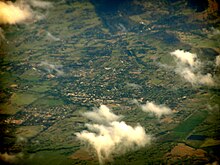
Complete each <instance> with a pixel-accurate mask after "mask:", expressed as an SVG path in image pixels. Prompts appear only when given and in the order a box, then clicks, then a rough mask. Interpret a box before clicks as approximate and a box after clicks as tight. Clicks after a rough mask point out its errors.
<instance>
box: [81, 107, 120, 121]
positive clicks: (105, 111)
mask: <svg viewBox="0 0 220 165" xmlns="http://www.w3.org/2000/svg"><path fill="white" fill-rule="evenodd" d="M83 116H85V117H86V118H88V119H90V120H92V121H94V122H96V123H109V122H112V121H118V120H119V119H120V118H121V116H117V115H115V114H114V113H112V112H111V111H110V109H109V108H108V107H107V106H105V105H101V106H100V108H97V109H94V111H92V112H86V113H84V114H83Z"/></svg>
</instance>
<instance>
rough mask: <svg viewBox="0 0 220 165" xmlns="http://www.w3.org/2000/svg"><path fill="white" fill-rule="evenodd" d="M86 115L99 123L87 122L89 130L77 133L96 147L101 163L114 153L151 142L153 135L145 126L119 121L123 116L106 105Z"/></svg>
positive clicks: (110, 157)
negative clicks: (116, 113)
mask: <svg viewBox="0 0 220 165" xmlns="http://www.w3.org/2000/svg"><path fill="white" fill-rule="evenodd" d="M84 116H85V117H87V118H89V119H91V120H92V121H94V122H98V124H97V123H94V124H86V127H87V128H88V130H84V131H82V132H81V133H76V136H77V137H78V138H79V139H80V140H82V141H85V142H87V143H89V144H90V145H91V146H92V147H93V148H94V149H95V151H96V153H97V156H98V159H99V162H100V164H103V163H104V162H105V161H106V160H111V159H112V157H113V154H123V153H125V152H126V151H129V150H132V149H137V148H139V147H144V146H145V145H146V144H148V143H150V140H151V136H150V135H147V134H146V132H145V129H144V128H143V127H141V126H140V125H137V126H135V127H132V126H130V125H128V124H126V123H125V122H124V121H118V120H119V119H120V118H121V116H117V115H115V114H114V113H112V112H111V111H110V109H109V108H108V107H106V106H105V105H101V106H100V108H99V109H95V110H94V111H93V112H91V113H85V114H84ZM131 135H132V136H131Z"/></svg>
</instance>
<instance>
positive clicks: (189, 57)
mask: <svg viewBox="0 0 220 165" xmlns="http://www.w3.org/2000/svg"><path fill="white" fill-rule="evenodd" d="M171 55H173V56H175V57H176V59H177V60H178V62H179V63H180V64H188V65H190V66H191V67H195V66H196V67H197V66H198V65H199V63H200V62H199V61H198V58H197V55H196V54H193V53H190V52H185V51H183V50H175V51H174V52H171Z"/></svg>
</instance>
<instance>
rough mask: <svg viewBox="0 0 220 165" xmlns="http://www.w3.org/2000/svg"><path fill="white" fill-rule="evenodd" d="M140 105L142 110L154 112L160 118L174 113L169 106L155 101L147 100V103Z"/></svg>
mask: <svg viewBox="0 0 220 165" xmlns="http://www.w3.org/2000/svg"><path fill="white" fill-rule="evenodd" d="M140 106H141V109H142V111H144V112H148V113H152V114H154V115H155V116H157V117H158V118H160V117H161V116H163V115H170V114H171V113H172V110H171V109H170V108H169V107H166V106H165V105H157V104H155V103H154V102H149V101H147V102H146V104H144V105H140Z"/></svg>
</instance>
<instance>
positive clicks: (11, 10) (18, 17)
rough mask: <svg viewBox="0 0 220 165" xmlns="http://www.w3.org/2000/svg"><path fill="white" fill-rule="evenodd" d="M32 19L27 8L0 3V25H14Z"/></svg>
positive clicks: (18, 4)
mask: <svg viewBox="0 0 220 165" xmlns="http://www.w3.org/2000/svg"><path fill="white" fill-rule="evenodd" d="M31 17H32V13H31V9H30V8H29V6H27V5H24V4H20V3H12V2H10V1H9V2H0V24H16V23H20V22H23V21H25V20H27V19H29V18H31Z"/></svg>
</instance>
